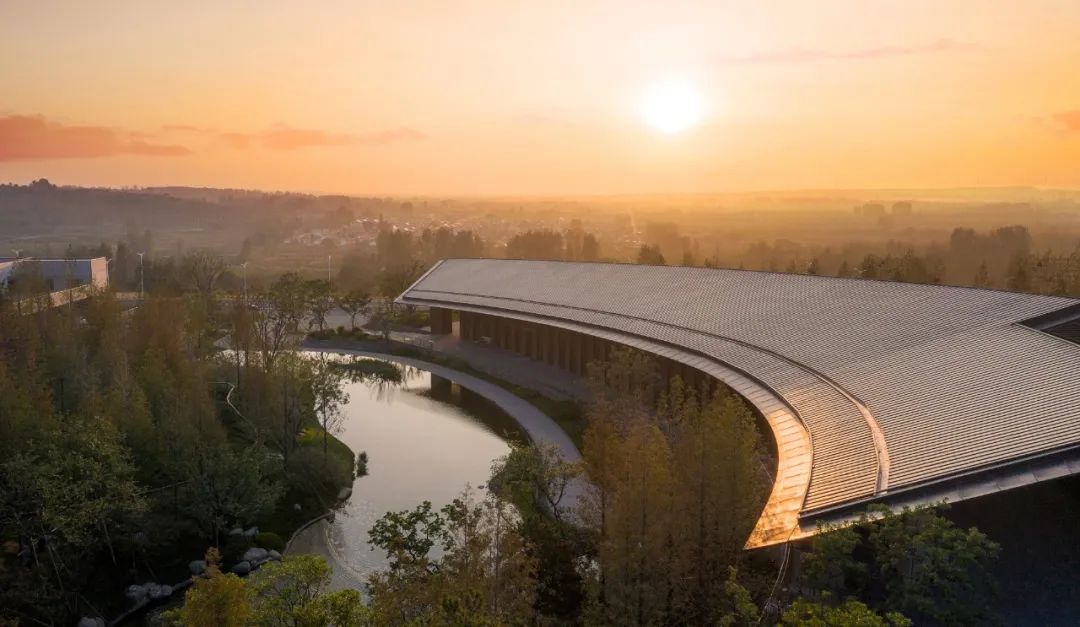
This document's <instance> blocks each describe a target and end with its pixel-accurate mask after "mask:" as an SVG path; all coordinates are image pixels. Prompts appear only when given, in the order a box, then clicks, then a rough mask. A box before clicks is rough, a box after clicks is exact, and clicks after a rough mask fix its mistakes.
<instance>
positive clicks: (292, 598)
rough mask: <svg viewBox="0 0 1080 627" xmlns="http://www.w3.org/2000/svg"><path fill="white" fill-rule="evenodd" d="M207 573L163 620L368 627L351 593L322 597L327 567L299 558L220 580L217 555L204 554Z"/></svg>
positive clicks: (260, 626)
mask: <svg viewBox="0 0 1080 627" xmlns="http://www.w3.org/2000/svg"><path fill="white" fill-rule="evenodd" d="M206 562H207V572H206V574H205V575H204V576H203V577H197V578H196V579H195V581H194V583H193V585H192V588H191V590H189V591H188V593H187V595H186V596H185V597H184V604H183V605H182V606H181V607H179V608H177V609H176V610H173V611H171V612H169V613H167V614H166V619H167V620H169V621H171V622H172V623H173V624H177V625H182V626H184V627H203V626H204V625H214V626H220V627H234V626H235V627H249V626H256V627H331V626H337V627H344V626H346V625H347V626H349V627H353V626H357V627H360V626H363V625H370V624H372V621H371V617H370V613H369V612H368V611H367V608H365V607H364V602H363V599H362V598H361V597H360V593H359V592H358V591H356V590H339V591H336V592H327V590H326V588H327V586H329V584H330V566H329V565H328V564H327V563H326V560H324V559H323V558H321V557H318V556H315V555H300V556H296V557H286V558H285V559H284V560H283V561H281V562H271V563H268V564H266V565H264V566H263V567H262V568H260V569H259V571H258V572H256V573H255V574H254V575H252V576H251V577H250V578H249V579H248V581H246V582H245V581H244V580H243V579H240V578H239V577H237V576H236V575H233V574H231V573H230V574H222V572H221V569H220V567H219V562H220V555H219V554H218V552H217V550H216V549H213V548H211V549H210V550H209V551H207V553H206Z"/></svg>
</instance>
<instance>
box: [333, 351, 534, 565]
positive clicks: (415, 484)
mask: <svg viewBox="0 0 1080 627" xmlns="http://www.w3.org/2000/svg"><path fill="white" fill-rule="evenodd" d="M398 368H399V371H400V372H401V375H402V377H401V382H400V383H392V382H388V381H377V380H365V381H360V382H351V383H350V382H346V383H345V384H344V385H345V390H346V391H347V392H348V394H349V402H348V405H347V406H346V408H345V414H346V415H345V420H344V423H343V426H342V430H341V432H340V433H338V434H337V436H338V438H339V439H340V440H341V441H343V442H344V443H345V444H347V445H348V446H349V448H351V449H352V450H353V451H354V452H355V453H356V454H357V455H359V454H360V452H361V451H366V452H367V455H368V474H367V476H364V477H360V478H357V479H356V480H355V481H354V483H353V493H352V496H351V497H350V498H349V499H348V501H346V503H345V506H344V508H343V509H341V510H339V511H338V512H337V516H336V520H335V522H334V524H333V525H331V526H330V527H329V533H328V539H329V541H330V544H331V548H332V550H334V552H335V553H336V554H337V555H336V556H337V558H338V560H339V561H342V562H344V563H345V564H347V565H348V566H349V567H350V569H351V570H353V574H355V575H357V576H359V577H361V578H366V577H367V575H369V574H370V573H371V572H373V571H375V570H379V569H382V568H384V567H386V565H387V562H386V556H385V554H384V553H382V552H381V551H378V550H373V549H372V548H371V547H370V546H368V543H367V540H368V530H369V529H370V528H371V526H372V524H373V523H374V522H375V521H376V520H377V519H378V518H380V517H381V516H382V515H383V514H385V513H386V512H388V511H399V510H404V509H412V508H414V507H416V506H417V505H419V504H420V503H421V502H423V501H425V500H427V501H431V503H432V505H433V506H434V507H435V508H440V507H442V506H443V505H446V504H447V503H449V502H450V501H451V500H453V499H454V498H455V497H457V496H459V495H460V494H461V491H462V490H463V489H464V488H465V485H466V484H469V485H472V486H473V487H474V488H475V487H479V486H481V485H483V484H485V483H486V482H487V480H488V477H489V476H490V471H491V463H492V462H493V461H494V460H495V459H497V458H499V457H501V456H503V455H505V454H507V453H508V452H509V451H510V446H509V444H508V441H509V440H512V439H513V440H522V439H523V438H524V436H523V434H522V432H521V431H520V429H519V427H518V425H517V423H515V422H514V420H513V419H512V418H511V417H510V416H509V415H507V414H506V413H505V412H503V411H502V410H501V409H499V408H498V407H497V406H495V405H494V404H493V403H491V402H490V401H488V400H487V399H484V398H483V397H480V396H478V395H477V394H475V393H472V392H470V391H469V390H467V389H465V388H462V387H461V386H459V385H457V384H456V383H453V382H452V381H449V380H447V379H444V378H442V377H439V376H436V375H433V374H431V373H429V372H426V371H424V370H418V369H416V368H412V367H409V366H398Z"/></svg>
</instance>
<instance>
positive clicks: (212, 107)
mask: <svg viewBox="0 0 1080 627" xmlns="http://www.w3.org/2000/svg"><path fill="white" fill-rule="evenodd" d="M189 5H190V6H189ZM195 5H198V7H199V8H194V7H195ZM104 7H108V8H107V9H105V8H104ZM669 84H677V85H681V86H684V87H685V88H686V89H688V90H689V91H691V92H692V95H693V97H694V98H695V99H696V102H695V106H696V107H697V108H698V110H695V112H696V115H695V116H694V119H693V120H690V119H689V118H688V119H687V120H686V121H687V124H688V125H689V126H688V127H687V128H685V129H680V130H679V132H663V131H661V130H658V129H657V128H656V127H655V126H654V125H651V124H650V123H649V122H648V120H650V119H651V118H650V117H649V115H648V112H643V111H642V108H643V107H647V106H648V104H647V103H648V102H651V101H650V100H649V98H650V97H651V96H650V95H649V94H652V93H654V92H655V90H656V89H657V86H663V85H669ZM679 104H683V103H680V102H676V105H679ZM679 121H680V120H676V122H679ZM675 126H683V125H682V124H676V125H675ZM39 177H47V178H49V179H50V180H52V181H54V182H56V183H61V184H78V185H108V186H124V185H199V186H215V187H251V188H261V189H283V190H299V191H313V192H335V193H337V192H340V193H354V194H456V195H467V194H576V193H634V192H714V191H716V192H719V191H744V190H756V189H792V188H835V187H938V186H984V185H985V186H996V185H1014V184H1029V185H1040V186H1062V187H1080V2H1078V1H1077V0H1055V1H1050V0H1026V1H1023V2H1021V1H1018V0H997V1H994V0H980V1H948V2H946V1H942V0H897V1H890V2H885V1H874V0H867V1H863V2H854V1H851V0H817V1H813V2H811V1H800V2H794V1H783V0H767V1H760V0H759V1H745V2H736V1H727V2H721V1H713V2H707V1H696V2H691V1H686V2H683V1H672V0H668V1H665V2H632V1H630V0H621V1H611V2H608V1H599V0H572V1H563V0H542V1H533V0H491V1H479V0H477V1H471V0H457V1H455V0H431V1H413V0H385V1H379V2H375V1H369V0H341V1H339V2H329V1H314V0H313V1H308V2H293V1H289V2H285V1H275V0H246V1H244V0H217V1H215V2H177V1H176V0H168V1H157V0H109V1H108V2H86V1H85V0H3V1H2V2H0V181H14V182H28V181H30V180H32V179H34V178H39Z"/></svg>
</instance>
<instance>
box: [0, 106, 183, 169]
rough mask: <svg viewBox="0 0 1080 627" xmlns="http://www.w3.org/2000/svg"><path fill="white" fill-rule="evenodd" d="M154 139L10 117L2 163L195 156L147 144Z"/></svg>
mask: <svg viewBox="0 0 1080 627" xmlns="http://www.w3.org/2000/svg"><path fill="white" fill-rule="evenodd" d="M151 137H152V136H148V135H146V134H143V133H137V132H132V131H126V130H123V129H117V128H111V127H107V126H69V125H66V124H62V123H60V122H51V121H49V120H47V119H45V117H44V116H40V115H9V116H5V117H0V161H21V160H29V159H92V158H98V157H114V156H117V155H142V156H148V157H177V156H183V155H187V154H191V151H190V150H188V149H187V148H185V147H184V146H179V145H175V144H160V143H151V142H149V141H147V139H150V138H151Z"/></svg>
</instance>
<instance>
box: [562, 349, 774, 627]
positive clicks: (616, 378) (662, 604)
mask: <svg viewBox="0 0 1080 627" xmlns="http://www.w3.org/2000/svg"><path fill="white" fill-rule="evenodd" d="M590 380H591V382H592V385H593V387H594V390H595V391H594V393H593V401H592V402H591V403H590V405H589V408H588V414H587V418H588V423H589V425H588V428H587V429H586V432H585V436H584V450H583V457H584V467H585V470H586V473H587V476H588V478H589V482H588V484H587V485H588V489H587V503H586V506H585V507H584V509H583V511H582V512H581V518H582V520H583V521H584V523H585V524H586V525H587V526H588V527H589V529H590V530H591V532H592V534H593V539H594V543H595V545H596V558H597V565H598V568H597V570H596V571H595V572H594V573H592V575H591V577H590V582H589V583H590V589H591V593H592V594H591V596H592V607H591V608H590V613H591V615H592V616H593V617H594V618H595V619H596V620H598V621H600V622H605V623H617V624H631V625H646V624H715V623H716V622H718V621H722V620H724V619H725V617H727V616H729V615H730V614H731V612H733V611H734V610H733V603H734V601H733V598H732V594H733V592H734V591H735V590H734V588H733V587H732V586H731V585H728V583H729V582H726V581H725V580H723V579H721V578H717V577H716V576H715V573H717V572H725V571H727V570H728V568H730V567H731V566H734V565H735V563H736V561H737V560H738V559H739V555H740V553H741V548H742V546H743V544H744V543H745V541H746V538H747V537H748V536H749V534H750V531H751V529H752V528H753V525H754V522H755V520H756V518H757V515H758V513H759V512H760V508H761V503H762V502H763V501H764V498H765V493H766V491H767V486H766V485H765V482H764V478H763V477H762V476H761V473H760V468H759V463H758V455H759V451H758V447H759V442H760V440H759V436H758V434H757V430H756V427H755V424H754V417H753V414H752V412H751V411H750V410H749V409H748V408H746V407H745V406H744V405H743V404H742V403H741V401H739V400H738V399H737V398H736V397H735V396H734V395H733V394H731V393H730V392H729V391H727V390H726V389H723V388H722V389H721V390H719V391H718V393H717V394H715V395H713V396H708V395H706V394H705V391H704V389H702V390H696V389H692V388H688V387H687V386H685V385H684V384H683V383H682V381H681V380H680V379H678V378H673V379H672V380H671V381H670V382H667V385H663V383H658V377H657V375H656V373H655V365H654V364H653V363H652V362H651V361H650V360H649V359H648V358H647V357H645V356H643V355H641V354H639V353H634V352H632V351H617V352H615V353H613V355H612V358H611V360H610V361H608V362H607V363H601V364H594V365H593V367H592V368H591V370H590ZM656 396H659V397H660V401H659V403H658V404H656V405H653V402H652V399H653V398H655V397H656ZM650 407H652V409H650Z"/></svg>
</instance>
